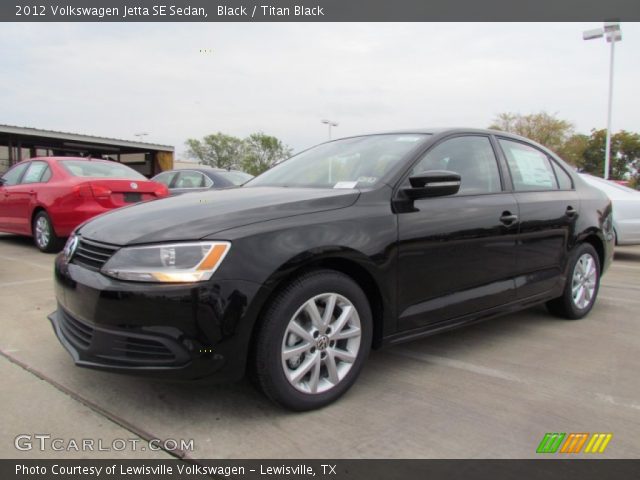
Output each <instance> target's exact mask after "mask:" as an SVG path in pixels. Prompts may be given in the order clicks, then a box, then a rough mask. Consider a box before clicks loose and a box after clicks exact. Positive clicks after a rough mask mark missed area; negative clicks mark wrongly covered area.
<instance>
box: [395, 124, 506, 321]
mask: <svg viewBox="0 0 640 480" xmlns="http://www.w3.org/2000/svg"><path fill="white" fill-rule="evenodd" d="M428 170H449V171H452V172H456V173H458V174H460V176H461V186H460V191H459V192H458V193H457V194H455V195H452V196H445V197H434V198H423V199H417V200H415V201H414V211H410V212H406V213H399V214H398V228H399V260H398V262H399V265H398V272H399V273H398V307H399V309H398V311H399V321H398V329H399V330H400V331H402V330H411V329H417V328H421V327H426V326H434V325H437V324H438V323H447V322H449V321H453V320H455V319H457V318H460V317H464V316H465V315H469V314H472V313H476V312H479V311H483V310H487V309H490V308H492V307H496V306H498V305H502V304H505V303H508V302H510V301H513V300H515V298H516V294H515V282H514V280H513V278H512V276H513V272H514V271H515V267H516V237H517V233H518V221H517V216H518V204H517V202H516V199H515V197H514V195H513V194H512V193H511V192H506V191H504V190H503V188H502V182H501V175H500V170H499V166H498V161H497V158H496V155H495V152H494V148H493V146H492V142H491V140H490V138H489V137H488V136H486V135H462V136H456V137H453V138H451V137H449V138H447V139H445V140H443V141H442V142H440V143H438V144H436V145H435V146H434V147H432V148H431V149H430V150H429V151H427V152H426V154H425V155H424V156H423V157H422V158H421V159H420V160H419V161H418V163H417V164H416V166H415V167H414V168H413V170H412V172H411V174H410V175H412V174H418V173H420V172H422V171H428ZM406 182H407V184H408V179H407V180H406Z"/></svg>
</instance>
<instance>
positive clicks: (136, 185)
mask: <svg viewBox="0 0 640 480" xmlns="http://www.w3.org/2000/svg"><path fill="white" fill-rule="evenodd" d="M130 185H131V188H133V189H134V190H137V189H138V184H137V183H136V182H131V183H130Z"/></svg>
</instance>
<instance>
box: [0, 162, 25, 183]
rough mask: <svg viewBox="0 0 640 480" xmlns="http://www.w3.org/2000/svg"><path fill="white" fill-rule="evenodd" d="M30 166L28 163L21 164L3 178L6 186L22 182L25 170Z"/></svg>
mask: <svg viewBox="0 0 640 480" xmlns="http://www.w3.org/2000/svg"><path fill="white" fill-rule="evenodd" d="M28 166H29V164H28V163H19V164H18V165H16V166H15V167H13V168H12V169H11V170H9V171H8V172H7V173H5V174H4V175H3V176H2V179H3V180H4V184H3V185H4V186H9V185H16V184H17V183H18V182H19V181H20V177H21V176H22V173H23V172H24V171H25V169H26V168H27V167H28Z"/></svg>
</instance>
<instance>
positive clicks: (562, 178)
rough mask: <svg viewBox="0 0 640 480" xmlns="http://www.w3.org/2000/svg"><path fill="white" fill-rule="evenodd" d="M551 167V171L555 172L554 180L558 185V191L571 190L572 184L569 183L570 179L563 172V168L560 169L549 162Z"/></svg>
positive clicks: (555, 164)
mask: <svg viewBox="0 0 640 480" xmlns="http://www.w3.org/2000/svg"><path fill="white" fill-rule="evenodd" d="M551 165H552V166H553V171H554V172H556V179H557V180H558V185H560V190H571V189H573V182H572V181H571V177H570V176H569V174H568V173H567V172H565V171H564V168H562V167H561V166H560V165H558V164H557V163H556V162H554V161H552V162H551Z"/></svg>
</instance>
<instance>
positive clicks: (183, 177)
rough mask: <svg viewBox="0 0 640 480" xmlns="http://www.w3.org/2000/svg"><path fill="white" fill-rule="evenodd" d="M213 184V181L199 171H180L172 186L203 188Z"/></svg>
mask: <svg viewBox="0 0 640 480" xmlns="http://www.w3.org/2000/svg"><path fill="white" fill-rule="evenodd" d="M211 185H213V181H212V180H211V179H210V178H209V177H207V176H205V175H203V174H202V173H200V172H180V174H179V175H178V180H176V185H175V187H174V188H204V187H210V186H211Z"/></svg>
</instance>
